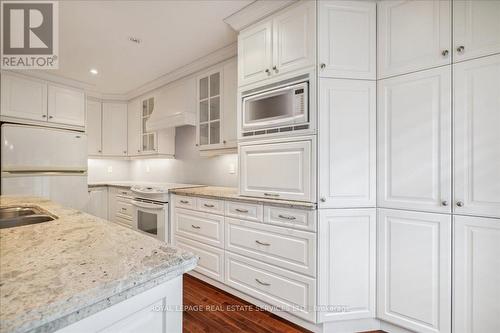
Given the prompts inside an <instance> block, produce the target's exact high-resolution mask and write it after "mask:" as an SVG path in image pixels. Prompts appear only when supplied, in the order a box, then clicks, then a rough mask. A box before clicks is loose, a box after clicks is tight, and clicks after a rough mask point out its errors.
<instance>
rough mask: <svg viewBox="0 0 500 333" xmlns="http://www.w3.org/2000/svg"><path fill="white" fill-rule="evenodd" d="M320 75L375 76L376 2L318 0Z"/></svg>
mask: <svg viewBox="0 0 500 333" xmlns="http://www.w3.org/2000/svg"><path fill="white" fill-rule="evenodd" d="M318 6H319V8H318V52H319V56H318V59H319V68H320V70H319V76H320V77H335V78H351V79H370V80H375V79H376V52H377V47H376V40H377V23H376V20H377V17H376V16H377V15H376V3H375V2H371V1H343V0H341V1H339V0H333V1H332V0H321V1H318Z"/></svg>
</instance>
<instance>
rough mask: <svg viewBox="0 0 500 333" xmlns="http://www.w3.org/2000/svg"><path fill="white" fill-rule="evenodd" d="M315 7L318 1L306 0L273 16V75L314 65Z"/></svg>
mask: <svg viewBox="0 0 500 333" xmlns="http://www.w3.org/2000/svg"><path fill="white" fill-rule="evenodd" d="M315 11H316V3H315V1H304V2H302V3H299V4H298V5H296V6H294V7H292V8H290V9H288V10H286V11H285V12H283V13H282V14H280V15H278V16H275V17H274V19H273V67H272V73H273V75H276V74H283V73H286V72H290V71H293V70H296V69H299V68H303V67H307V66H312V65H314V62H315V57H316V52H315V50H316V38H315V36H316V12H315Z"/></svg>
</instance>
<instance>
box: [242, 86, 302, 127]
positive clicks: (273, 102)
mask: <svg viewBox="0 0 500 333" xmlns="http://www.w3.org/2000/svg"><path fill="white" fill-rule="evenodd" d="M307 96H308V84H307V82H302V83H299V84H295V85H291V86H290V85H288V86H284V87H278V88H275V89H272V90H269V91H265V92H262V93H257V94H254V95H249V96H245V97H243V100H242V108H243V112H242V114H243V117H242V122H243V124H242V128H243V131H254V130H259V129H265V128H274V127H282V126H287V125H297V124H303V123H307V121H308V114H307V113H308V110H307V107H308V100H307Z"/></svg>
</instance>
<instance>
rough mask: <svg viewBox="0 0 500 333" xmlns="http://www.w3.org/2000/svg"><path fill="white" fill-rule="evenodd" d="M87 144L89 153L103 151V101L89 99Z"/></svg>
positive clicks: (96, 153) (95, 153) (94, 153)
mask: <svg viewBox="0 0 500 333" xmlns="http://www.w3.org/2000/svg"><path fill="white" fill-rule="evenodd" d="M87 145H88V153H89V155H100V154H101V153H102V109H101V102H98V101H93V100H87Z"/></svg>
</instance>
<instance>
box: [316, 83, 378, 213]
mask: <svg viewBox="0 0 500 333" xmlns="http://www.w3.org/2000/svg"><path fill="white" fill-rule="evenodd" d="M375 95H376V88H375V82H374V81H360V80H335V79H321V80H320V97H319V98H320V107H319V140H320V143H319V193H320V202H319V206H320V208H345V207H370V206H372V207H375V194H376V192H375V188H376V186H375V184H376V173H375V168H376V144H375V140H376V102H375Z"/></svg>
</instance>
